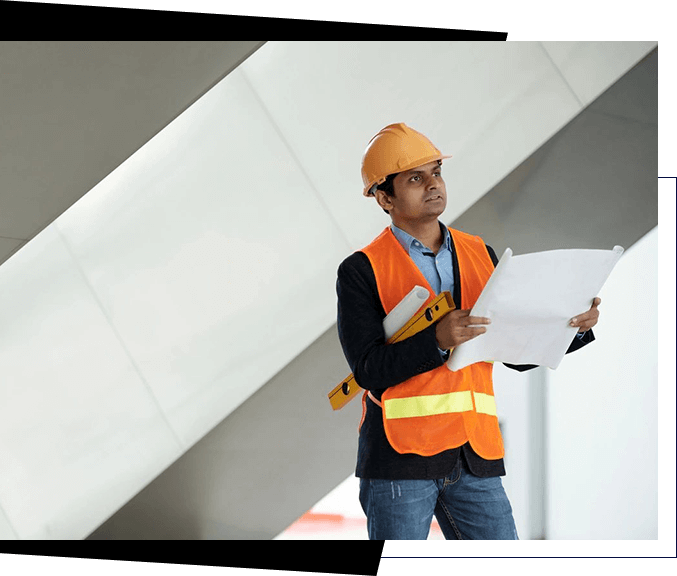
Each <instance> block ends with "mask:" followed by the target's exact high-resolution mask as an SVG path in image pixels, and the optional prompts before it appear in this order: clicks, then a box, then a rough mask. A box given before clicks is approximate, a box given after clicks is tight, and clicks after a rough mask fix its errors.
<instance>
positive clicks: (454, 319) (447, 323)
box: [435, 310, 491, 350]
mask: <svg viewBox="0 0 677 576" xmlns="http://www.w3.org/2000/svg"><path fill="white" fill-rule="evenodd" d="M478 324H491V320H490V319H489V318H484V317H482V316H470V310H452V311H451V312H449V313H448V314H447V315H446V316H445V317H444V318H442V319H441V320H440V321H439V322H438V323H437V324H436V326H435V336H436V337H437V345H438V346H439V347H440V348H441V349H442V350H449V349H450V348H454V347H456V346H458V345H459V344H463V342H467V341H468V340H472V339H473V338H475V337H477V336H479V335H480V334H484V333H485V332H486V331H487V329H486V328H485V327H484V326H477V325H478ZM472 326H475V327H474V328H473V327H472Z"/></svg>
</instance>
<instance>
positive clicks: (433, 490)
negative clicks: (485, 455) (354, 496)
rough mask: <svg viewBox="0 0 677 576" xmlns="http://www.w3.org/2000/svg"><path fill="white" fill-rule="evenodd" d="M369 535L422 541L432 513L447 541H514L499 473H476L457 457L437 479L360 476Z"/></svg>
mask: <svg viewBox="0 0 677 576" xmlns="http://www.w3.org/2000/svg"><path fill="white" fill-rule="evenodd" d="M360 503H361V504H362V509H363V510H364V513H365V514H366V515H367V530H368V532H369V539H370V540H426V539H427V538H428V532H429V531H430V523H431V522H432V519H433V514H435V517H436V518H437V521H438V522H439V525H440V528H441V529H442V533H443V534H444V537H445V538H446V539H447V540H517V539H518V537H517V529H516V528H515V521H514V520H513V517H512V507H511V506H510V502H509V501H508V497H507V495H506V493H505V490H504V489H503V483H502V482H501V478H500V477H499V476H495V477H492V478H479V477H478V476H474V475H473V474H471V473H470V471H469V470H468V467H467V465H466V464H465V461H464V459H463V456H460V457H459V459H458V463H457V464H456V466H455V467H454V470H453V471H452V472H451V474H450V475H449V476H447V477H446V478H442V479H440V480H373V479H365V478H361V479H360Z"/></svg>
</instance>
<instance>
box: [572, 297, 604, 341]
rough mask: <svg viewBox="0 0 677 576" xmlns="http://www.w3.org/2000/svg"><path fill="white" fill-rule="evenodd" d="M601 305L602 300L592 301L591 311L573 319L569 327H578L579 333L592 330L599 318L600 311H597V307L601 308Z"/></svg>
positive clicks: (595, 299)
mask: <svg viewBox="0 0 677 576" xmlns="http://www.w3.org/2000/svg"><path fill="white" fill-rule="evenodd" d="M601 303H602V299H601V298H597V297H596V298H594V299H593V301H592V306H590V310H588V311H587V312H584V313H583V314H579V315H578V316H576V317H574V318H572V319H571V322H569V326H578V331H579V332H587V331H588V330H590V328H592V327H593V326H594V325H595V324H597V319H598V318H599V310H597V306H599V305H600V304H601Z"/></svg>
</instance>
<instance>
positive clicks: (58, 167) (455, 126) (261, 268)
mask: <svg viewBox="0 0 677 576" xmlns="http://www.w3.org/2000/svg"><path fill="white" fill-rule="evenodd" d="M657 59H658V56H657V45H656V43H655V42H321V43H314V42H263V41H252V42H243V41H240V42H8V41H5V42H0V75H1V77H2V79H3V81H2V83H1V84H0V110H1V111H2V118H3V122H2V126H0V148H1V153H0V178H1V180H0V538H4V539H84V538H90V539H101V538H105V539H216V538H224V539H249V538H252V539H255V538H256V539H272V538H279V539H285V538H326V537H329V538H366V530H365V529H364V526H365V524H364V516H363V514H362V513H361V510H360V508H359V503H358V501H357V481H356V479H355V478H354V476H353V471H354V466H355V457H356V447H357V436H356V431H357V424H358V422H359V418H360V414H361V406H360V403H359V401H354V402H352V403H351V404H350V405H348V406H347V407H346V408H345V409H343V410H341V411H339V412H332V411H331V408H330V406H329V403H328V400H327V393H328V392H329V390H331V388H332V387H333V386H335V385H336V384H337V383H338V382H339V381H340V380H341V379H342V378H344V377H345V376H346V375H347V374H348V373H349V372H350V369H349V368H348V366H347V363H346V361H345V359H344V357H343V354H342V351H341V348H340V344H339V342H338V337H337V333H336V325H335V320H336V318H335V316H336V294H335V280H336V269H337V267H338V265H339V263H340V262H341V261H342V260H343V259H344V258H345V257H346V256H348V255H349V254H350V253H351V252H353V251H355V250H358V249H359V248H361V247H363V246H364V245H366V244H367V243H368V242H369V241H370V240H371V239H372V238H373V237H374V236H376V235H377V234H378V233H379V232H381V230H383V228H384V227H385V226H387V225H388V224H389V222H390V220H389V218H388V216H387V215H386V214H384V213H383V211H381V210H380V209H379V208H378V207H377V206H376V204H375V203H374V201H373V200H371V199H366V198H364V197H363V196H362V194H361V186H362V185H361V179H360V159H361V156H362V152H363V150H364V148H365V146H366V144H367V142H368V141H369V139H370V138H371V136H372V135H373V134H375V133H376V132H377V131H378V130H379V129H380V128H382V127H383V126H385V125H387V124H390V123H394V122H405V123H407V124H408V125H410V126H412V127H413V128H415V129H417V130H419V131H421V132H423V133H424V134H426V135H427V136H429V137H430V138H431V140H432V141H433V142H434V143H435V144H436V145H437V147H438V148H440V150H442V152H443V153H444V154H451V155H452V156H453V157H452V158H451V159H448V160H446V161H445V165H444V178H445V181H446V184H447V192H448V205H447V209H446V211H445V213H444V214H443V216H442V220H443V221H444V222H445V223H446V224H448V225H451V226H453V227H455V228H459V229H461V230H465V231H468V232H472V233H473V234H477V235H480V236H482V237H483V238H484V239H485V241H486V242H487V243H488V244H490V245H491V246H493V248H494V249H495V251H496V253H497V254H501V253H502V252H503V250H504V249H505V248H506V247H510V248H512V250H513V252H514V253H515V254H523V253H527V252H536V251H541V250H549V249H555V248H601V249H611V248H613V246H614V245H616V244H618V245H621V246H623V247H624V248H625V249H626V253H625V254H624V256H623V257H622V258H621V261H620V262H619V264H618V265H617V267H616V269H615V270H614V272H613V274H612V276H611V278H610V279H609V281H608V283H607V284H606V285H605V286H604V288H603V291H602V292H601V294H600V296H601V298H602V305H601V306H600V312H601V318H600V324H599V325H598V327H596V328H595V334H596V336H597V341H596V342H594V343H593V344H591V345H590V346H588V347H586V348H584V349H582V350H580V351H579V352H576V353H575V354H572V355H569V356H567V357H566V358H565V359H564V361H563V362H562V364H561V365H560V367H559V368H558V369H557V370H555V371H552V370H549V369H544V368H539V369H537V370H533V371H531V372H527V373H522V374H520V373H516V372H513V371H510V370H508V369H506V368H505V367H503V366H502V365H496V367H495V388H496V400H497V405H498V411H499V418H500V421H501V422H500V423H501V427H502V429H503V431H504V439H505V444H506V468H507V476H506V477H505V478H504V485H505V486H506V490H507V492H508V495H509V496H510V498H511V501H512V504H513V509H514V513H515V519H516V521H517V527H518V532H519V534H520V537H521V538H522V539H655V538H657V532H658V528H657V516H658V512H657V509H658V503H657V458H658V456H657V381H658V376H657V351H656V345H657V313H658V311H657V306H658V304H657V267H658V262H657V224H658V215H657V183H656V182H657V181H656V168H657ZM631 465H632V466H631ZM629 466H631V468H632V473H630V472H629ZM309 527H312V528H309ZM318 528H319V531H318ZM430 537H431V538H440V537H441V535H440V533H439V530H438V529H436V527H435V526H433V530H432V531H431V536H430Z"/></svg>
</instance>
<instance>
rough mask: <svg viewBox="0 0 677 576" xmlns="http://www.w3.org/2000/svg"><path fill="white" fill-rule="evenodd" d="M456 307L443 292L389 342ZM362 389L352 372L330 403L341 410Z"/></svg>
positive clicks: (426, 325)
mask: <svg viewBox="0 0 677 576" xmlns="http://www.w3.org/2000/svg"><path fill="white" fill-rule="evenodd" d="M454 308H456V306H455V305H454V301H453V299H452V298H451V294H450V293H449V292H441V293H440V294H439V295H438V296H437V297H436V298H435V299H434V300H433V301H432V302H430V304H428V305H427V306H425V307H424V308H422V309H421V310H420V311H419V312H417V313H416V314H414V316H412V317H411V318H410V319H409V320H408V321H407V323H406V324H405V325H404V326H402V328H400V329H399V330H398V331H397V332H395V334H393V335H392V337H391V338H390V339H389V340H388V341H387V344H394V343H395V342H399V341H400V340H405V339H406V338H409V337H410V336H413V335H414V334H417V333H418V332H421V331H422V330H425V329H426V328H427V327H428V326H430V325H431V324H434V323H435V322H437V321H438V320H439V319H440V318H443V317H444V316H446V315H447V314H448V313H449V312H451V311H452V310H453V309H454ZM360 391H363V389H362V388H360V386H359V385H358V384H357V382H356V381H355V376H353V375H352V374H351V375H350V376H348V377H347V378H344V379H343V380H342V381H341V383H340V384H339V385H338V386H336V387H335V388H334V389H333V390H332V391H331V392H329V394H328V396H329V403H330V404H331V407H332V408H333V409H334V410H340V409H341V408H343V407H344V406H345V405H346V404H348V402H350V401H351V400H352V399H353V398H354V397H355V396H357V394H358V393H359V392H360Z"/></svg>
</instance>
